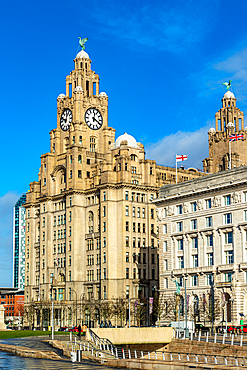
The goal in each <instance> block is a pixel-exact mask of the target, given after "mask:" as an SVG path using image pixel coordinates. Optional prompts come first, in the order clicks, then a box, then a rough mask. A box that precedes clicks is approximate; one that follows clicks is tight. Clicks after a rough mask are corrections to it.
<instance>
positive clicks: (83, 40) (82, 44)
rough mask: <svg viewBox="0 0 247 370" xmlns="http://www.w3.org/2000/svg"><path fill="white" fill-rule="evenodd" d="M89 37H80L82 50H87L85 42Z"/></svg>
mask: <svg viewBox="0 0 247 370" xmlns="http://www.w3.org/2000/svg"><path fill="white" fill-rule="evenodd" d="M87 40H88V38H85V39H82V38H81V37H79V44H80V46H81V48H82V50H85V43H86V42H87Z"/></svg>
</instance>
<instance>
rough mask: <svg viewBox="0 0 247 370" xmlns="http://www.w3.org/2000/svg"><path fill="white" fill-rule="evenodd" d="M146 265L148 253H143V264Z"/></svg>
mask: <svg viewBox="0 0 247 370" xmlns="http://www.w3.org/2000/svg"><path fill="white" fill-rule="evenodd" d="M146 263H147V262H146V253H143V264H144V265H145V264H146Z"/></svg>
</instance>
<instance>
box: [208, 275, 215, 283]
mask: <svg viewBox="0 0 247 370" xmlns="http://www.w3.org/2000/svg"><path fill="white" fill-rule="evenodd" d="M213 284H214V276H213V274H209V275H207V285H213Z"/></svg>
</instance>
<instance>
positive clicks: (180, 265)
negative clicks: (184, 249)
mask: <svg viewBox="0 0 247 370" xmlns="http://www.w3.org/2000/svg"><path fill="white" fill-rule="evenodd" d="M178 268H179V269H183V268H184V257H183V256H180V257H178Z"/></svg>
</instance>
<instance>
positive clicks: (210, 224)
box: [206, 216, 213, 227]
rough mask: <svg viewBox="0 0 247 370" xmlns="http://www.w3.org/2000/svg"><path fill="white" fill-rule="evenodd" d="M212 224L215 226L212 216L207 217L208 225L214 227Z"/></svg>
mask: <svg viewBox="0 0 247 370" xmlns="http://www.w3.org/2000/svg"><path fill="white" fill-rule="evenodd" d="M212 226H213V220H212V216H210V217H206V227H212Z"/></svg>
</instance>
